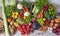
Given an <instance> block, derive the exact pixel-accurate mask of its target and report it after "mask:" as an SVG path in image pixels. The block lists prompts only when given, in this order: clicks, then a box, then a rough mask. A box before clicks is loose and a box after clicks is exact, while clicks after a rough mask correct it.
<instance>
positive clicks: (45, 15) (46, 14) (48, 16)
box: [44, 12, 51, 20]
mask: <svg viewBox="0 0 60 36" xmlns="http://www.w3.org/2000/svg"><path fill="white" fill-rule="evenodd" d="M44 17H45V18H46V19H47V20H50V19H51V18H50V15H49V14H48V12H44Z"/></svg>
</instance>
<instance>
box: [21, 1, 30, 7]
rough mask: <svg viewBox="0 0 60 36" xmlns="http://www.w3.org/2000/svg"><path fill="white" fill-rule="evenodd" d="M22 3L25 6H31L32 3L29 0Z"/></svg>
mask: <svg viewBox="0 0 60 36" xmlns="http://www.w3.org/2000/svg"><path fill="white" fill-rule="evenodd" d="M21 4H22V5H23V6H29V5H30V3H29V2H27V1H26V0H23V1H22V2H21Z"/></svg>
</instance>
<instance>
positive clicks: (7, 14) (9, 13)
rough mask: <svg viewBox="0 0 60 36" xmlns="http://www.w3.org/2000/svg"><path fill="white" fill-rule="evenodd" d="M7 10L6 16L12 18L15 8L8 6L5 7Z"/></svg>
mask: <svg viewBox="0 0 60 36" xmlns="http://www.w3.org/2000/svg"><path fill="white" fill-rule="evenodd" d="M5 8H6V9H5V11H6V12H5V14H6V16H7V17H10V16H11V13H12V11H14V9H15V6H10V5H9V6H6V7H5Z"/></svg>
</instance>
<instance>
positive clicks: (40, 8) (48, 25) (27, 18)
mask: <svg viewBox="0 0 60 36" xmlns="http://www.w3.org/2000/svg"><path fill="white" fill-rule="evenodd" d="M5 8H6V10H5V14H6V17H7V18H6V19H7V23H8V28H9V32H10V34H12V35H13V34H15V32H16V31H19V32H21V34H22V35H25V34H27V35H28V34H30V33H33V32H34V30H39V31H43V32H46V31H49V32H50V33H51V32H54V33H56V34H58V35H60V33H59V32H60V31H59V30H60V19H59V18H57V17H56V16H58V15H57V14H56V7H55V6H54V5H52V4H50V3H49V2H48V0H43V1H42V0H36V1H35V2H34V3H33V4H32V3H30V2H29V3H28V2H26V1H25V0H23V1H22V2H18V3H16V5H14V6H12V5H7V6H6V7H5ZM57 31H58V32H57Z"/></svg>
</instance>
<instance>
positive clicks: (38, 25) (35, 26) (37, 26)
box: [32, 21, 40, 30]
mask: <svg viewBox="0 0 60 36" xmlns="http://www.w3.org/2000/svg"><path fill="white" fill-rule="evenodd" d="M39 28H40V24H39V23H38V22H37V21H34V22H32V29H33V30H37V29H39Z"/></svg>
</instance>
